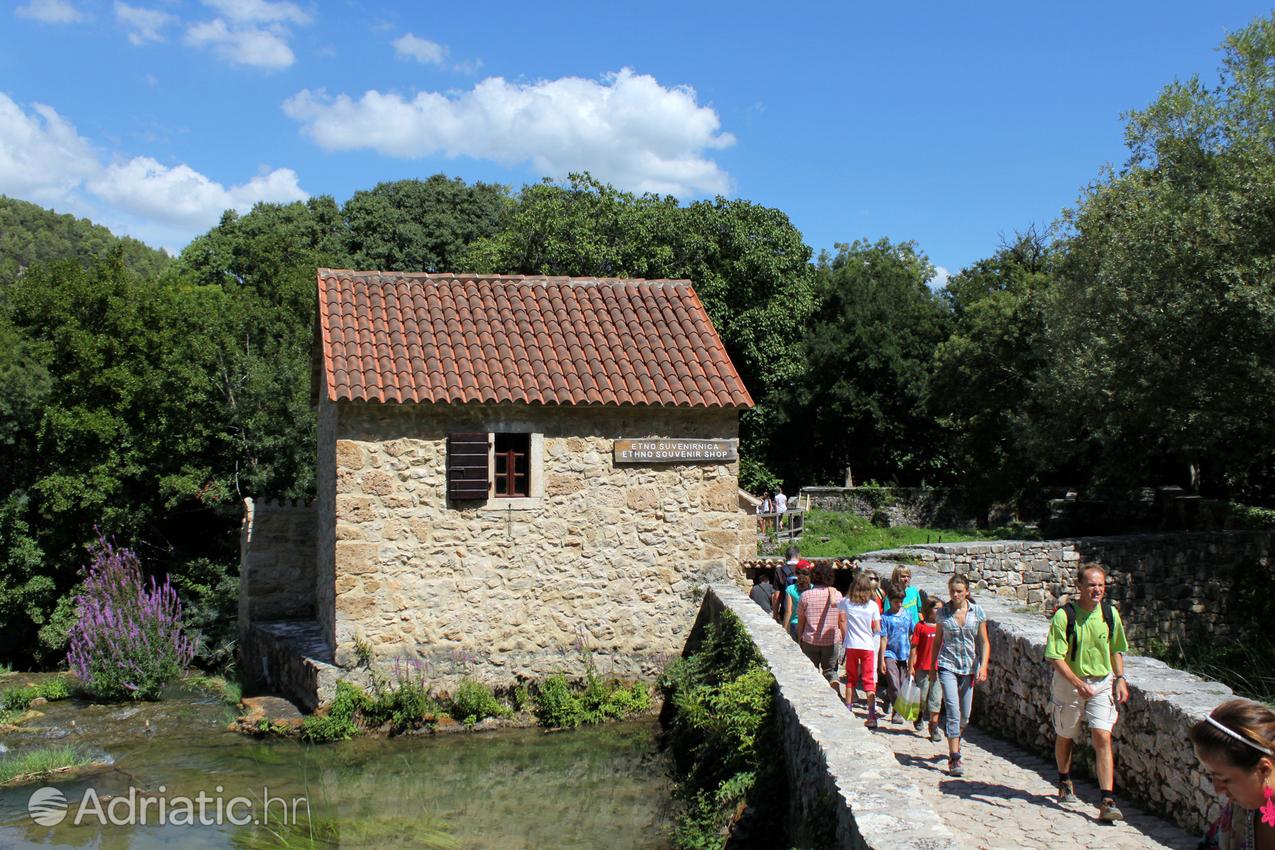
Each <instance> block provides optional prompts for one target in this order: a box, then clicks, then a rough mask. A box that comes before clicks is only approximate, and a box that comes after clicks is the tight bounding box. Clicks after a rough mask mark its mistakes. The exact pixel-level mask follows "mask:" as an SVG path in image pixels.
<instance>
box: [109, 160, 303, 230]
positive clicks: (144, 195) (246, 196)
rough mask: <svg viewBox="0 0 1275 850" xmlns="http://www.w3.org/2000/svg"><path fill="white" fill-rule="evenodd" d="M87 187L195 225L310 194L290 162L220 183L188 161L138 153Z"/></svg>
mask: <svg viewBox="0 0 1275 850" xmlns="http://www.w3.org/2000/svg"><path fill="white" fill-rule="evenodd" d="M87 188H88V190H89V192H91V193H92V194H93V195H95V196H97V197H98V198H101V199H102V200H104V201H106V202H107V203H109V204H111V205H112V206H115V207H117V208H119V209H120V210H123V211H124V212H127V213H130V214H132V215H135V216H141V217H143V218H150V219H163V220H164V221H166V222H168V223H170V224H175V225H182V226H186V227H189V228H190V229H192V230H199V229H201V228H204V227H208V226H209V225H210V224H212V223H216V221H217V219H218V218H219V217H220V216H221V214H222V212H223V211H225V210H227V209H232V208H233V209H237V210H240V211H247V210H248V209H250V208H251V207H252V205H253V204H254V203H257V202H258V201H271V202H279V203H288V202H290V201H303V200H305V199H306V198H308V197H309V195H307V194H306V193H305V192H304V191H302V190H301V187H300V186H299V185H297V174H296V172H295V171H293V170H292V169H290V168H277V169H275V170H274V171H271V172H269V173H267V174H263V175H259V176H257V177H254V178H252V179H251V180H249V181H248V182H247V183H244V184H242V185H239V186H229V187H227V186H223V185H222V184H220V183H217V182H216V181H213V180H209V179H208V178H207V177H205V176H204V175H202V174H200V173H199V172H198V171H195V170H194V169H193V168H191V167H190V166H188V165H185V164H182V165H176V166H173V167H171V168H170V167H168V166H165V165H163V164H161V163H159V162H157V161H156V160H154V159H151V158H150V157H148V156H138V157H134V158H133V159H130V160H128V161H127V162H123V163H116V164H113V165H110V166H108V167H107V168H105V169H104V170H103V171H102V172H101V173H100V174H98V175H97V176H96V177H94V178H93V179H91V180H89V181H88V183H87Z"/></svg>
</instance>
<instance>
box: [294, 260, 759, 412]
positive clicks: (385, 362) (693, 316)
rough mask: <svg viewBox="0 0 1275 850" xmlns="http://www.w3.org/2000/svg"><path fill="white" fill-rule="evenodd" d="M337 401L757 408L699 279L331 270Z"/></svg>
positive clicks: (330, 381) (327, 307) (326, 313)
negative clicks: (716, 326) (697, 289)
mask: <svg viewBox="0 0 1275 850" xmlns="http://www.w3.org/2000/svg"><path fill="white" fill-rule="evenodd" d="M319 329H320V334H321V340H320V344H321V347H322V355H323V364H322V365H323V373H322V376H321V380H322V381H323V383H324V387H323V391H324V392H326V394H327V397H328V399H329V400H331V401H349V400H367V401H380V402H462V403H467V402H476V403H497V402H528V403H538V404H603V405H606V404H615V405H621V404H633V405H638V404H641V405H672V406H677V407H735V408H739V407H752V406H753V400H752V398H751V397H750V396H749V395H748V390H747V389H745V388H744V384H743V382H742V381H741V380H740V379H739V373H738V372H736V371H735V367H734V365H732V364H731V362H730V357H728V356H727V354H726V350H725V349H724V348H723V347H722V341H721V339H720V338H719V337H718V336H717V331H716V330H715V329H714V328H713V323H712V321H711V320H710V319H709V318H708V314H707V313H706V312H704V305H703V304H702V303H701V302H700V300H699V296H698V295H696V294H695V289H694V288H693V287H692V286H691V284H690V282H689V281H685V280H614V279H600V278H565V277H524V276H521V275H452V274H399V273H394V272H356V271H341V270H335V269H319Z"/></svg>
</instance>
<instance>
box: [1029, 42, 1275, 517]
mask: <svg viewBox="0 0 1275 850" xmlns="http://www.w3.org/2000/svg"><path fill="white" fill-rule="evenodd" d="M1222 53H1223V64H1222V73H1221V79H1220V81H1219V84H1218V85H1217V86H1215V87H1211V88H1210V87H1207V86H1205V85H1203V84H1202V83H1201V82H1200V80H1199V79H1198V78H1192V79H1191V80H1189V81H1187V82H1186V83H1173V84H1171V85H1169V86H1167V87H1166V88H1165V89H1164V91H1163V92H1162V93H1161V95H1160V97H1159V98H1158V99H1157V100H1156V101H1155V102H1154V103H1152V104H1151V105H1150V106H1149V107H1148V108H1147V109H1145V110H1142V111H1137V112H1133V113H1131V114H1130V115H1129V116H1127V117H1128V125H1127V138H1128V142H1129V146H1130V150H1131V156H1130V159H1129V162H1128V163H1127V165H1126V166H1125V167H1124V169H1123V170H1122V171H1120V172H1119V173H1115V172H1108V173H1106V174H1105V175H1104V176H1103V177H1102V179H1100V180H1099V181H1097V182H1096V183H1095V184H1094V185H1092V186H1091V187H1090V188H1089V189H1088V190H1087V191H1086V192H1085V194H1084V195H1083V197H1082V198H1081V201H1080V203H1079V205H1078V206H1077V208H1076V209H1075V210H1072V211H1070V212H1069V213H1068V214H1067V215H1066V218H1065V221H1066V224H1067V225H1068V226H1069V228H1070V231H1069V233H1068V236H1067V238H1066V240H1065V241H1064V243H1063V246H1062V247H1063V248H1064V250H1065V256H1064V259H1063V261H1062V263H1061V264H1060V266H1059V270H1060V274H1059V280H1058V285H1057V287H1056V288H1055V291H1054V292H1053V294H1052V296H1051V298H1050V300H1049V303H1048V305H1047V307H1046V315H1047V321H1046V330H1047V334H1048V343H1049V347H1050V350H1051V366H1050V368H1049V369H1048V370H1047V371H1046V373H1045V375H1044V381H1043V384H1042V392H1043V393H1044V397H1045V399H1046V400H1047V403H1048V404H1049V406H1050V407H1051V408H1052V409H1053V410H1055V411H1057V412H1058V413H1059V414H1060V415H1058V416H1057V417H1056V418H1055V419H1054V420H1052V421H1051V422H1050V423H1049V424H1050V425H1051V432H1052V433H1051V440H1050V441H1049V442H1050V444H1052V445H1054V446H1057V447H1058V448H1059V449H1060V453H1059V458H1058V460H1059V461H1060V462H1066V461H1068V460H1070V461H1072V462H1075V461H1076V460H1077V459H1083V460H1084V461H1085V462H1088V463H1092V464H1093V465H1094V470H1095V475H1096V478H1098V479H1099V480H1105V481H1107V482H1108V483H1112V484H1135V483H1148V481H1155V480H1159V481H1175V482H1181V483H1188V482H1190V481H1191V479H1192V478H1195V481H1194V482H1191V483H1197V484H1201V483H1202V489H1203V490H1204V491H1206V492H1212V493H1218V494H1229V495H1232V496H1244V497H1246V498H1269V497H1270V494H1271V492H1272V491H1271V487H1272V484H1275V419H1273V418H1272V417H1271V416H1270V411H1271V410H1272V409H1275V346H1272V345H1271V340H1272V339H1275V109H1273V107H1275V18H1264V19H1259V20H1257V21H1255V22H1254V23H1253V24H1251V25H1250V26H1248V27H1246V28H1244V29H1242V30H1240V31H1239V32H1237V33H1234V34H1232V35H1231V36H1229V37H1228V38H1227V39H1226V41H1225V42H1224V43H1223V45H1222ZM1188 470H1192V471H1193V473H1194V474H1191V475H1188ZM1201 475H1202V476H1203V479H1202V481H1201V479H1200V477H1199V476H1201Z"/></svg>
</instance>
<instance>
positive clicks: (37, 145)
mask: <svg viewBox="0 0 1275 850" xmlns="http://www.w3.org/2000/svg"><path fill="white" fill-rule="evenodd" d="M31 113H32V114H28V113H27V112H26V111H24V110H23V109H22V107H20V106H19V105H18V104H16V103H14V101H13V100H11V99H10V98H9V97H7V96H6V95H4V94H3V93H0V194H5V195H10V196H12V197H16V198H22V199H25V200H29V201H34V202H35V203H39V204H43V205H45V206H54V207H58V208H62V209H71V210H76V211H79V212H80V213H81V214H84V213H85V212H87V211H90V210H91V211H92V213H93V215H94V216H95V219H96V220H98V221H99V222H100V223H102V224H106V225H108V226H111V227H113V228H115V229H117V230H122V231H126V232H130V233H132V234H133V235H135V236H138V237H139V238H142V239H147V240H148V241H152V242H153V243H157V244H164V245H166V246H170V247H175V246H180V245H181V244H183V243H185V242H186V241H188V240H189V239H190V238H192V237H193V236H195V235H196V234H198V233H199V232H201V231H203V230H205V229H207V228H209V227H211V226H213V225H214V224H216V223H217V221H218V220H219V219H220V218H221V214H222V213H223V212H224V211H225V210H227V209H236V210H239V211H241V212H246V211H247V210H249V209H251V208H252V206H253V204H256V203H258V202H263V201H264V202H279V203H287V202H290V201H299V200H304V199H306V198H308V197H309V195H308V194H307V193H306V192H305V191H304V190H303V189H302V188H301V186H300V184H299V182H298V178H297V174H296V172H295V171H293V170H292V169H290V168H276V169H273V170H269V171H265V170H263V172H262V173H261V174H258V175H257V176H255V177H253V178H251V179H250V180H248V181H246V182H244V183H241V184H238V185H232V186H226V185H223V184H221V183H218V182H217V181H215V180H212V179H210V178H209V177H207V176H205V175H203V174H201V173H199V172H198V171H196V170H194V169H193V168H191V167H190V166H189V165H186V164H185V163H181V164H179V165H174V166H166V165H164V164H162V163H160V162H158V161H157V160H155V159H152V158H151V157H147V156H137V157H132V158H129V159H125V158H120V159H119V160H118V161H116V162H113V163H111V164H104V163H103V161H102V158H101V156H100V155H99V154H98V152H97V151H96V150H95V149H94V147H93V146H92V145H91V144H90V143H89V142H88V140H86V139H85V138H83V137H82V136H80V135H79V134H78V133H77V132H76V130H75V127H74V126H72V125H71V123H70V122H68V121H67V120H66V119H65V118H63V117H62V116H60V115H59V114H58V113H57V111H56V110H54V109H53V108H52V107H49V106H45V105H43V104H35V105H33V106H32V107H31Z"/></svg>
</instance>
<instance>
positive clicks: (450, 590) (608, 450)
mask: <svg viewBox="0 0 1275 850" xmlns="http://www.w3.org/2000/svg"><path fill="white" fill-rule="evenodd" d="M318 287H319V299H318V300H319V310H318V327H317V329H316V358H315V366H316V368H315V390H316V401H317V407H318V422H319V439H318V445H319V452H318V497H317V500H316V502H315V503H314V505H311V506H303V505H296V504H292V505H281V504H277V503H257V504H253V503H252V502H251V501H250V500H249V501H248V504H247V506H246V508H247V509H246V512H245V520H244V530H243V538H242V543H243V546H242V549H243V555H242V564H241V603H240V615H241V616H240V619H241V624H240V629H241V638H242V646H243V653H244V657H245V667H246V668H247V669H246V672H247V673H249V675H252V676H255V677H257V678H258V679H260V680H263V681H264V683H265V684H266V685H267V686H268V687H270V688H272V689H274V690H277V691H280V692H283V693H285V695H288V696H291V697H293V698H294V699H296V700H297V701H298V702H300V703H301V704H302V705H303V706H305V707H307V708H309V707H313V705H315V704H317V703H319V702H322V701H323V700H324V699H325V696H326V694H327V693H329V692H330V689H331V688H332V686H333V685H334V683H335V680H336V679H337V678H359V677H360V676H362V675H366V669H367V668H368V667H369V666H372V665H375V664H382V665H385V664H392V663H393V662H394V661H395V660H396V659H415V660H419V661H423V662H426V664H427V669H428V670H429V672H430V675H431V676H432V677H433V678H434V679H435V680H436V681H438V682H439V683H440V685H442V686H446V684H447V683H448V682H449V681H453V680H454V679H455V677H457V676H459V675H461V674H463V673H465V672H471V673H474V674H476V675H479V676H480V677H483V678H486V679H487V680H488V681H491V682H493V683H494V684H509V683H511V682H513V681H514V680H515V678H516V677H518V676H531V677H540V676H544V675H548V674H551V673H554V672H560V671H561V672H567V673H569V674H571V673H579V672H581V671H582V669H583V668H582V665H581V660H580V652H581V650H582V649H588V650H590V651H592V653H593V659H594V661H595V663H596V664H597V665H598V667H599V668H600V669H602V670H603V671H605V672H610V673H614V674H616V675H620V676H629V677H637V676H651V675H653V674H655V673H656V672H657V671H658V670H659V668H660V667H661V666H662V665H663V663H664V662H665V661H666V660H667V659H668V658H669V657H670V656H671V655H673V654H675V653H677V652H678V651H680V649H681V647H682V644H683V642H684V640H685V638H686V636H687V634H688V633H689V631H690V628H691V625H692V620H693V619H694V616H695V612H696V610H697V607H698V604H699V599H700V595H701V588H702V587H703V585H704V584H705V583H706V582H709V581H718V580H722V579H727V578H729V579H735V580H740V579H742V571H741V569H740V562H741V559H742V558H744V557H748V556H750V555H751V554H752V553H753V551H754V549H755V539H756V538H755V524H754V522H753V521H752V519H751V517H750V516H749V515H748V514H747V513H745V512H743V511H741V510H740V507H739V504H740V503H739V491H738V460H737V436H738V416H739V412H740V410H742V409H745V408H748V407H750V406H752V400H751V398H750V397H749V394H748V391H747V390H746V389H745V388H744V386H743V383H742V382H741V381H740V378H739V375H738V373H737V372H736V370H735V368H734V366H733V365H732V364H731V361H730V358H729V357H728V356H727V354H726V351H725V349H724V348H723V347H722V343H721V340H720V339H719V337H718V335H717V332H716V330H715V329H714V328H713V325H712V322H711V321H710V320H709V318H708V315H707V313H706V312H705V311H704V307H703V305H702V304H701V302H700V300H699V297H698V296H697V295H696V293H695V290H694V289H693V287H692V286H691V284H690V283H689V282H688V281H644V280H603V279H593V278H534V277H521V276H475V275H433V274H394V273H378V272H351V271H335V270H328V269H321V270H319V274H318Z"/></svg>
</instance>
